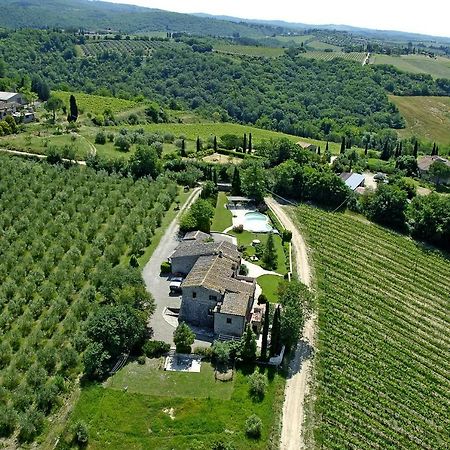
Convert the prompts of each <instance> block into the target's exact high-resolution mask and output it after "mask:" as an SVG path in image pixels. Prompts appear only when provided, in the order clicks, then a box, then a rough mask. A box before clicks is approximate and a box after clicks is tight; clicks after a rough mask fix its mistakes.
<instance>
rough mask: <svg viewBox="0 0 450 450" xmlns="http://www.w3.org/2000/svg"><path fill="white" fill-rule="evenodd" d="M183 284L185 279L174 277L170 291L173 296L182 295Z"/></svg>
mask: <svg viewBox="0 0 450 450" xmlns="http://www.w3.org/2000/svg"><path fill="white" fill-rule="evenodd" d="M182 282H183V278H181V277H174V278H172V279H171V280H170V284H169V289H170V293H171V294H179V293H181V283H182Z"/></svg>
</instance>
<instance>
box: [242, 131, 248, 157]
mask: <svg viewBox="0 0 450 450" xmlns="http://www.w3.org/2000/svg"><path fill="white" fill-rule="evenodd" d="M242 150H244V153H247V133H244V141H243V143H242Z"/></svg>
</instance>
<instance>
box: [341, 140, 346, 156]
mask: <svg viewBox="0 0 450 450" xmlns="http://www.w3.org/2000/svg"><path fill="white" fill-rule="evenodd" d="M344 153H345V136H342V142H341V155H343V154H344Z"/></svg>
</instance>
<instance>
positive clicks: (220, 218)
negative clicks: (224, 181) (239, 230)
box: [211, 192, 233, 231]
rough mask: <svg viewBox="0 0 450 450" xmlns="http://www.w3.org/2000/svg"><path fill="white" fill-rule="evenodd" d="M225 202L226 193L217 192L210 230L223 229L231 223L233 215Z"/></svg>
mask: <svg viewBox="0 0 450 450" xmlns="http://www.w3.org/2000/svg"><path fill="white" fill-rule="evenodd" d="M226 204H227V194H226V193H225V192H219V195H218V196H217V204H216V211H215V213H214V219H213V223H212V225H211V230H212V231H224V230H225V229H227V228H228V227H231V225H232V224H233V223H232V222H233V217H232V214H231V212H230V210H228V209H227V208H225V205H226Z"/></svg>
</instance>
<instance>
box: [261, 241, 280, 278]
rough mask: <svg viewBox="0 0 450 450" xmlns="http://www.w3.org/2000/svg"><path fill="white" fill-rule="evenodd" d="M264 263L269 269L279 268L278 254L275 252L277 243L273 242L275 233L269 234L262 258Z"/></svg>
mask: <svg viewBox="0 0 450 450" xmlns="http://www.w3.org/2000/svg"><path fill="white" fill-rule="evenodd" d="M262 260H263V263H264V264H265V265H266V267H267V268H268V269H271V270H272V269H276V268H277V252H276V250H275V242H274V240H273V233H269V237H268V238H267V243H266V247H265V248H264V253H263V257H262Z"/></svg>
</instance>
